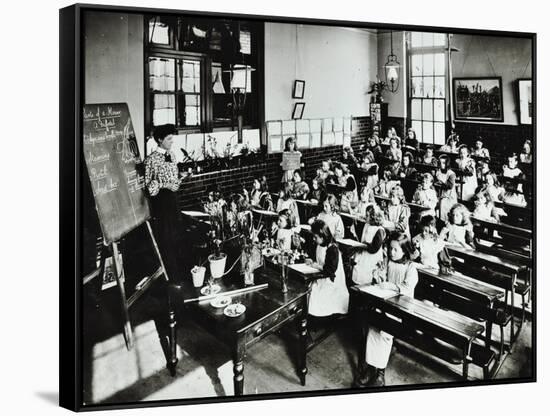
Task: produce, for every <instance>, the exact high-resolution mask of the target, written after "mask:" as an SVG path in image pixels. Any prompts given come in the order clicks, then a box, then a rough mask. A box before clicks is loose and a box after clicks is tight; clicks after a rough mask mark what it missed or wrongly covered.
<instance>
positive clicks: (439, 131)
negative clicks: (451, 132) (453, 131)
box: [434, 123, 445, 145]
mask: <svg viewBox="0 0 550 416" xmlns="http://www.w3.org/2000/svg"><path fill="white" fill-rule="evenodd" d="M434 136H435V137H434V143H435V144H441V145H443V144H445V123H434Z"/></svg>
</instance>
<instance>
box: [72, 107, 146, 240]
mask: <svg viewBox="0 0 550 416" xmlns="http://www.w3.org/2000/svg"><path fill="white" fill-rule="evenodd" d="M83 152H84V160H85V161H86V166H87V170H88V175H89V177H90V183H91V185H92V192H93V195H94V199H95V206H96V210H97V213H98V217H99V223H100V225H101V231H102V232H103V238H104V240H105V242H106V243H107V244H110V243H112V242H114V241H117V240H119V239H120V238H121V237H122V236H124V235H126V234H127V233H128V232H130V231H131V230H133V229H134V228H136V227H137V226H139V225H141V224H143V223H144V222H145V221H146V220H147V219H149V217H150V210H149V202H148V200H147V197H146V195H145V191H144V188H145V177H144V175H143V170H142V169H140V165H141V160H140V157H139V150H138V148H137V142H136V138H135V133H134V128H133V126H132V118H131V117H130V112H129V110H128V105H127V104H126V103H116V104H87V105H85V106H84V114H83Z"/></svg>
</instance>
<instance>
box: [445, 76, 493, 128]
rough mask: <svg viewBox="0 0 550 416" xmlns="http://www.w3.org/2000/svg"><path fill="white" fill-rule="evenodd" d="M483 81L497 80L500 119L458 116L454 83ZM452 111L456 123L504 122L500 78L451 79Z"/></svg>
mask: <svg viewBox="0 0 550 416" xmlns="http://www.w3.org/2000/svg"><path fill="white" fill-rule="evenodd" d="M476 80H478V81H483V80H498V86H499V89H500V109H501V111H500V117H499V118H487V117H464V116H459V115H458V107H457V105H456V104H457V101H456V83H457V82H458V81H476ZM452 95H453V109H454V112H455V113H454V117H455V120H456V121H466V122H470V121H473V122H481V123H503V122H504V99H503V92H502V77H499V76H495V77H456V78H453V94H452Z"/></svg>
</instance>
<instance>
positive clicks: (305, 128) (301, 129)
mask: <svg viewBox="0 0 550 416" xmlns="http://www.w3.org/2000/svg"><path fill="white" fill-rule="evenodd" d="M296 133H298V134H305V133H308V134H309V120H296Z"/></svg>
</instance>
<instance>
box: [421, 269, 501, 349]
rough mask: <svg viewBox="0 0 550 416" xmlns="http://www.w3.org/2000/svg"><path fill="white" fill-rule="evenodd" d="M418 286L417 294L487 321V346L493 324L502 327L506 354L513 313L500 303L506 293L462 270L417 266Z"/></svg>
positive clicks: (489, 342) (463, 313)
mask: <svg viewBox="0 0 550 416" xmlns="http://www.w3.org/2000/svg"><path fill="white" fill-rule="evenodd" d="M417 269H418V279H419V281H418V285H417V287H416V292H415V297H417V298H419V299H427V300H430V301H432V302H434V303H436V304H437V305H439V306H441V307H444V308H447V309H450V310H453V311H455V312H458V313H460V314H462V315H465V316H468V317H470V318H472V319H476V320H480V321H484V322H485V347H486V348H490V346H491V335H492V332H493V324H497V325H498V326H499V327H500V354H499V359H500V358H501V357H502V356H503V353H504V327H505V326H506V325H508V323H510V320H511V313H509V311H506V309H505V308H503V307H501V302H499V301H500V300H501V299H502V298H503V297H504V295H505V292H504V291H503V290H501V289H499V288H496V287H494V286H490V285H487V284H485V283H482V282H479V281H477V280H475V279H473V278H470V277H468V276H465V275H463V274H461V273H457V272H453V273H451V274H442V273H440V272H439V271H438V270H436V269H433V268H430V267H426V266H422V265H418V266H417Z"/></svg>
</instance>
